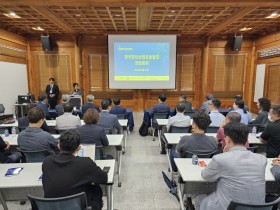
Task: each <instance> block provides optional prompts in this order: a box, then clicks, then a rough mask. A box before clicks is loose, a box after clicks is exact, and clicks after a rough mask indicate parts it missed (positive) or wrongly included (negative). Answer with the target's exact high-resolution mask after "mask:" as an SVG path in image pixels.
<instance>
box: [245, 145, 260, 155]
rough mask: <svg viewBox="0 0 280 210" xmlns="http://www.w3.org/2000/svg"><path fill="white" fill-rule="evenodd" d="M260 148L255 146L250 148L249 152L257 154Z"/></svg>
mask: <svg viewBox="0 0 280 210" xmlns="http://www.w3.org/2000/svg"><path fill="white" fill-rule="evenodd" d="M258 148H259V146H253V147H248V148H247V150H249V151H251V152H253V153H257V151H258Z"/></svg>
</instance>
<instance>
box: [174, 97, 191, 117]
mask: <svg viewBox="0 0 280 210" xmlns="http://www.w3.org/2000/svg"><path fill="white" fill-rule="evenodd" d="M181 103H183V104H184V105H185V106H186V110H185V112H191V111H192V103H191V102H189V101H186V100H185V101H181ZM176 114H177V111H176V109H174V113H173V115H176Z"/></svg>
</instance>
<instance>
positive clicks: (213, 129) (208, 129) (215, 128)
mask: <svg viewBox="0 0 280 210" xmlns="http://www.w3.org/2000/svg"><path fill="white" fill-rule="evenodd" d="M218 130H219V127H212V126H209V127H208V128H207V129H206V133H217V132H218Z"/></svg>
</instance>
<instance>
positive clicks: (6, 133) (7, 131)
mask: <svg viewBox="0 0 280 210" xmlns="http://www.w3.org/2000/svg"><path fill="white" fill-rule="evenodd" d="M4 134H5V137H8V136H9V135H10V134H9V130H8V129H6V130H5V132H4Z"/></svg>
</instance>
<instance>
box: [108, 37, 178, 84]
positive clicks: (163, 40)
mask: <svg viewBox="0 0 280 210" xmlns="http://www.w3.org/2000/svg"><path fill="white" fill-rule="evenodd" d="M141 43H142V44H141ZM159 43H160V44H162V45H163V46H167V47H166V48H165V49H168V48H169V54H168V53H166V51H165V52H164V50H163V51H162V52H161V53H163V54H164V53H165V54H164V55H165V56H169V60H168V59H163V58H162V57H163V56H160V55H159V57H158V58H159V59H162V62H159V63H160V64H163V63H169V65H164V70H162V72H163V73H162V74H165V75H164V76H162V75H160V76H157V75H154V74H153V73H151V75H148V74H149V73H146V72H145V74H147V75H142V74H144V73H143V72H144V71H148V72H149V71H150V69H149V68H150V66H148V67H146V69H144V68H145V66H144V67H143V68H142V69H141V67H139V69H134V72H131V71H129V70H128V69H125V70H126V71H129V72H130V73H132V74H133V76H132V75H128V76H127V75H125V76H123V75H122V76H119V75H117V73H116V72H117V68H118V67H116V66H117V65H123V63H121V62H120V61H118V60H117V59H116V57H115V56H117V55H116V52H115V49H114V47H116V46H117V45H118V46H119V47H118V49H122V50H120V51H126V49H129V50H127V51H130V52H128V54H129V53H131V54H133V52H132V51H134V49H135V48H133V47H134V46H141V45H142V46H143V45H145V44H147V45H150V46H153V44H154V45H158V44H159ZM122 44H123V46H124V45H125V46H124V47H122V46H121V45H122ZM130 44H131V46H132V47H127V45H130ZM176 44H177V36H176V35H109V36H108V51H109V59H108V60H109V88H110V89H175V88H176V81H175V79H176V57H177V56H176ZM120 46H121V47H120ZM142 46H141V47H142ZM145 49H147V48H144V47H142V48H141V50H143V51H145ZM151 49H152V51H151V53H150V54H149V53H148V52H147V53H146V54H145V55H148V54H149V55H151V54H155V53H154V51H156V50H154V49H155V48H151ZM157 49H158V48H157ZM135 51H136V54H137V50H135ZM138 52H139V51H138ZM118 53H119V54H121V53H124V52H118ZM167 54H168V55H167ZM119 56H120V55H119ZM121 57H122V58H123V59H124V56H123V55H121ZM146 58H147V57H146ZM167 60H168V61H167ZM132 62H135V63H136V62H137V60H133V61H132ZM148 62H150V63H152V64H151V66H152V65H153V68H156V67H155V66H156V65H154V64H153V61H151V60H150V61H148ZM150 63H149V65H150ZM130 64H131V63H130ZM130 64H129V65H130ZM124 65H126V64H124ZM130 68H133V67H131V66H130ZM151 68H152V67H151ZM138 70H139V72H137V71H138ZM141 70H143V71H142V74H141V72H140V71H141ZM153 70H154V69H152V70H151V72H156V73H158V72H157V71H159V70H161V69H156V71H153ZM164 71H165V72H164ZM135 72H136V73H135ZM166 72H168V75H167V74H166ZM130 73H129V74H130ZM134 73H135V74H136V76H135V77H137V78H136V79H132V78H133V77H134ZM138 74H141V76H139V75H138ZM159 74H160V73H159ZM116 76H118V78H121V79H120V80H117V79H115V78H116ZM135 77H134V78H135ZM138 78H143V81H139V79H138ZM147 78H148V79H147ZM151 78H152V79H151ZM161 78H163V79H161ZM159 80H161V81H159Z"/></svg>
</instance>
